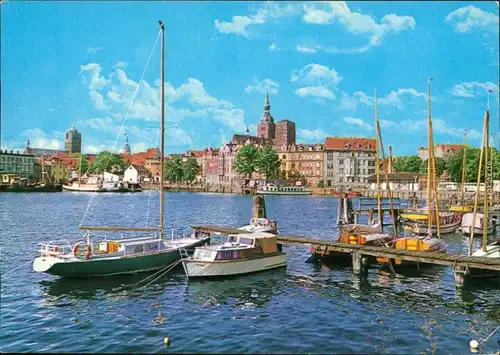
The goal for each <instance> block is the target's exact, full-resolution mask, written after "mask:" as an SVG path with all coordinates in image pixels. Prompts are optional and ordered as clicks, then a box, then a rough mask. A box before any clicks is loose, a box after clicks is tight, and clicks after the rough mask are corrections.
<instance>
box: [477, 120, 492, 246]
mask: <svg viewBox="0 0 500 355" xmlns="http://www.w3.org/2000/svg"><path fill="white" fill-rule="evenodd" d="M484 120H485V122H484V127H485V133H484V140H485V142H484V143H485V157H484V160H485V161H486V164H485V165H484V168H485V169H484V216H483V246H482V249H483V251H484V252H486V243H487V242H488V240H487V239H488V231H487V230H488V195H489V184H488V180H489V179H488V173H489V171H488V170H489V169H488V154H489V150H490V145H489V140H490V127H489V126H490V111H489V110H486V117H485V118H484ZM478 194H479V192H478Z"/></svg>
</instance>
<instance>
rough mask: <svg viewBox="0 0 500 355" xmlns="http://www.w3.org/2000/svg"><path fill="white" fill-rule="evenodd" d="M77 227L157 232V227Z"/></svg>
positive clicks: (81, 227)
mask: <svg viewBox="0 0 500 355" xmlns="http://www.w3.org/2000/svg"><path fill="white" fill-rule="evenodd" d="M79 229H83V230H93V231H133V232H159V231H160V229H159V228H136V227H92V226H80V228H79Z"/></svg>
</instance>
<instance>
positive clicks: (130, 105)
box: [80, 29, 161, 226]
mask: <svg viewBox="0 0 500 355" xmlns="http://www.w3.org/2000/svg"><path fill="white" fill-rule="evenodd" d="M160 34H161V29H160V30H159V31H158V35H157V36H156V41H155V43H154V45H153V48H152V49H151V53H149V58H148V61H147V62H146V66H145V67H144V70H143V71H142V75H141V78H140V79H139V82H138V83H137V87H136V88H135V92H134V95H133V96H132V99H131V100H130V103H129V105H128V109H127V113H126V114H125V117H124V118H123V122H122V124H121V126H120V130H119V131H118V134H117V135H116V139H115V143H114V144H113V148H112V150H111V151H114V150H115V147H116V144H117V143H118V139H119V138H120V136H121V133H122V130H123V127H124V126H125V122H126V121H127V118H128V115H129V113H130V109H131V108H132V105H133V104H134V102H135V99H136V97H137V93H138V92H139V87H140V86H141V82H142V80H143V79H144V75H145V74H146V70H147V69H148V66H149V62H150V61H151V57H152V56H153V52H154V50H155V48H156V45H157V44H158V40H159V39H160ZM110 160H111V152H110V154H108V161H107V162H106V165H105V166H104V170H106V168H107V167H108V164H109V161H110ZM96 193H97V191H94V192H93V193H92V195H91V197H90V201H89V204H88V205H87V209H86V210H85V213H84V214H83V217H82V220H81V222H80V226H82V224H83V221H84V220H85V217H86V216H87V213H88V211H89V208H90V206H91V205H92V200H93V199H94V197H95V195H96Z"/></svg>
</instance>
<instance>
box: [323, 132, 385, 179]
mask: <svg viewBox="0 0 500 355" xmlns="http://www.w3.org/2000/svg"><path fill="white" fill-rule="evenodd" d="M376 144H377V141H376V139H375V138H363V137H327V138H326V140H325V144H324V177H325V187H333V188H345V187H351V186H356V185H366V183H367V182H368V177H369V176H370V175H372V174H374V173H375V147H376Z"/></svg>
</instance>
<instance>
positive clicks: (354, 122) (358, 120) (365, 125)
mask: <svg viewBox="0 0 500 355" xmlns="http://www.w3.org/2000/svg"><path fill="white" fill-rule="evenodd" d="M344 122H345V123H347V124H348V125H351V126H356V127H359V128H361V129H364V130H366V131H371V130H372V129H373V128H372V126H370V125H369V124H368V123H366V122H365V121H363V120H362V119H361V118H355V117H344Z"/></svg>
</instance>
